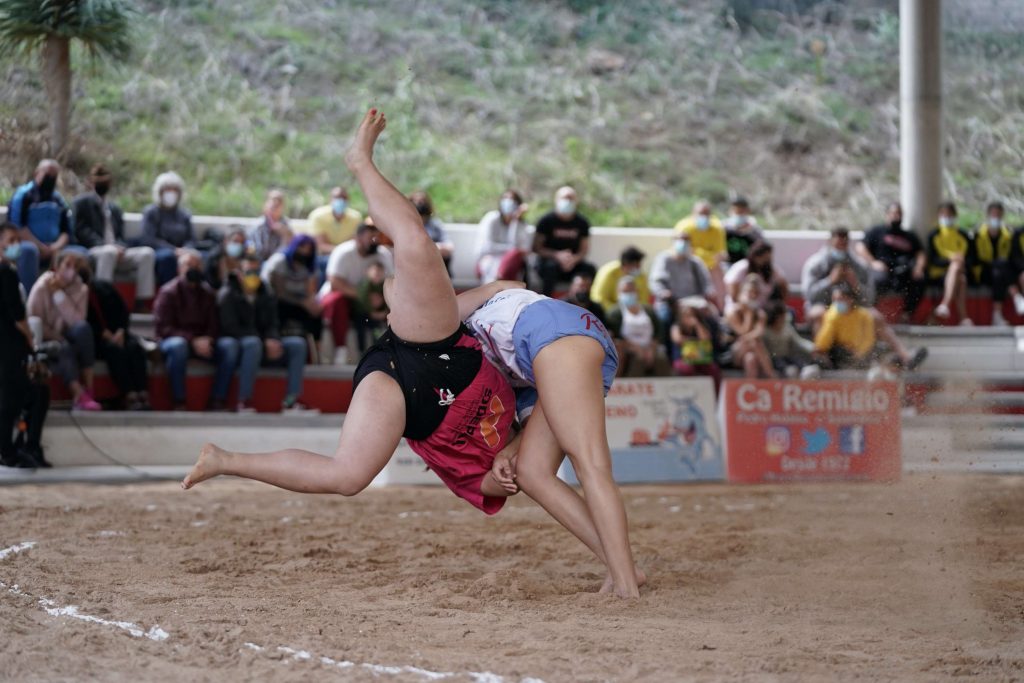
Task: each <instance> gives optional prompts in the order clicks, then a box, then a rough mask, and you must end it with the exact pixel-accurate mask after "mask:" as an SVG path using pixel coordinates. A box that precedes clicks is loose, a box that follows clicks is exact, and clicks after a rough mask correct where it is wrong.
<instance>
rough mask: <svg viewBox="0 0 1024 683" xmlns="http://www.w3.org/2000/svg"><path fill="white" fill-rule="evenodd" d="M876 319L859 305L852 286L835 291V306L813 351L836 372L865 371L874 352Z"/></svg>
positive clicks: (816, 337) (816, 339)
mask: <svg viewBox="0 0 1024 683" xmlns="http://www.w3.org/2000/svg"><path fill="white" fill-rule="evenodd" d="M876 341H877V339H876V337H875V317H874V316H873V315H871V312H870V311H867V310H865V309H863V308H861V307H860V306H859V305H858V304H857V299H856V297H854V296H853V292H852V291H851V290H850V287H849V285H847V284H845V283H842V284H839V285H837V286H836V287H835V290H834V291H833V292H832V305H831V306H829V309H828V311H827V312H826V313H825V317H824V319H823V320H822V324H821V329H820V330H818V334H816V335H815V337H814V351H815V353H816V354H818V356H819V358H820V359H821V360H822V361H823V362H824V363H825V364H827V365H828V366H829V367H832V368H834V369H837V370H848V369H854V370H866V369H867V368H868V366H870V364H871V360H872V358H871V354H872V353H873V351H874V350H875V344H876Z"/></svg>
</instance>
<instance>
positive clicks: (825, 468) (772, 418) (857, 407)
mask: <svg viewBox="0 0 1024 683" xmlns="http://www.w3.org/2000/svg"><path fill="white" fill-rule="evenodd" d="M720 406H721V420H722V424H723V426H724V429H725V444H726V454H727V462H728V471H729V481H733V482H761V481H764V482H768V481H810V480H821V479H839V480H870V481H886V480H892V479H896V478H898V477H899V474H900V398H899V387H898V385H897V384H896V383H894V382H845V381H819V380H814V381H807V382H802V381H796V380H793V381H781V380H729V381H727V382H725V384H724V386H723V388H722V401H721V404H720Z"/></svg>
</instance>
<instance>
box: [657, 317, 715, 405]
mask: <svg viewBox="0 0 1024 683" xmlns="http://www.w3.org/2000/svg"><path fill="white" fill-rule="evenodd" d="M669 336H670V337H671V339H672V368H673V369H674V370H675V371H676V374H678V375H681V376H683V377H697V376H701V377H710V378H712V379H713V380H714V381H715V391H718V387H719V386H720V385H721V383H722V370H721V368H719V367H718V360H717V359H718V356H719V354H720V353H721V351H722V349H721V348H720V329H719V327H718V322H717V321H716V320H715V313H714V311H712V309H711V306H710V305H709V304H708V302H707V300H706V299H704V298H703V297H688V298H685V299H680V300H679V301H678V302H677V303H676V306H675V320H674V321H673V322H672V327H671V330H670V332H669Z"/></svg>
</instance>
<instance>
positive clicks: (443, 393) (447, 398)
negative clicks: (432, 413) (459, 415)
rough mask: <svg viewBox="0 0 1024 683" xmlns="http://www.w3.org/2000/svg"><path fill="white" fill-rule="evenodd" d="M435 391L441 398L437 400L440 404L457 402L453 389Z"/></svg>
mask: <svg viewBox="0 0 1024 683" xmlns="http://www.w3.org/2000/svg"><path fill="white" fill-rule="evenodd" d="M434 393H435V394H437V395H438V397H439V398H440V400H439V401H438V402H437V405H439V406H442V407H444V406H450V405H451V404H453V403H455V394H453V393H452V390H451V389H434Z"/></svg>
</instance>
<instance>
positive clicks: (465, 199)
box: [0, 0, 1024, 228]
mask: <svg viewBox="0 0 1024 683" xmlns="http://www.w3.org/2000/svg"><path fill="white" fill-rule="evenodd" d="M985 2H991V3H993V4H994V5H1000V4H1001V3H1000V0H978V2H966V0H961V1H960V2H950V3H948V4H950V6H951V8H952V9H951V10H950V12H951V13H952V14H951V18H952V20H951V21H948V22H947V29H948V33H947V39H946V56H947V59H946V74H947V81H946V84H947V85H946V89H947V136H946V159H947V167H946V190H947V192H948V194H949V195H950V196H952V197H954V198H955V199H957V200H958V201H960V202H962V203H963V205H964V208H965V209H966V210H967V211H968V213H969V214H970V215H971V216H972V217H976V216H977V215H978V213H979V211H980V210H981V206H982V205H983V204H984V202H986V201H988V200H989V199H991V198H995V197H999V198H1003V199H1004V200H1006V201H1007V202H1008V205H1009V207H1010V208H1011V210H1012V212H1013V213H1017V214H1019V213H1021V210H1022V209H1024V203H1022V197H1024V194H1022V192H1021V190H1022V172H1021V168H1022V163H1021V155H1022V150H1024V144H1022V142H1024V91H1022V88H1021V83H1022V79H1021V75H1022V69H1024V67H1022V64H1024V37H1022V36H1024V32H1022V31H1021V30H1020V26H1019V25H1015V24H1014V23H1013V21H1017V20H1018V19H1020V17H1009V18H1008V19H1007V20H1006V21H999V20H998V18H996V19H997V20H996V21H992V19H993V17H992V16H991V14H986V13H985V12H980V13H979V12H978V4H979V3H982V4H983V3H985ZM139 4H140V6H141V7H142V8H143V9H142V12H141V14H140V19H139V23H138V26H137V40H136V41H135V42H136V45H137V50H136V53H135V56H134V57H133V59H132V60H131V62H130V63H127V64H121V65H111V66H100V67H97V68H94V69H92V70H89V69H87V68H85V63H84V62H83V59H84V58H83V57H82V56H81V55H76V58H77V59H78V66H79V69H78V71H77V73H76V82H75V105H74V106H75V115H74V120H73V123H72V131H73V135H74V142H73V145H72V150H71V151H70V153H69V155H68V159H67V161H68V166H69V168H70V170H71V171H72V173H69V174H68V177H67V178H66V179H65V183H66V185H67V188H66V189H68V190H69V191H70V192H71V193H73V192H74V191H75V190H76V189H77V187H76V178H75V177H74V174H76V173H77V174H83V173H84V172H85V170H87V169H88V167H89V165H90V164H91V163H93V162H95V161H104V162H106V163H108V164H110V165H111V166H112V167H113V168H114V169H116V171H117V173H118V176H119V181H120V186H119V188H118V195H119V196H120V199H121V202H122V204H123V205H124V206H125V207H126V208H127V209H129V210H138V209H140V208H141V207H142V206H143V205H144V204H145V203H147V202H148V201H149V196H150V190H149V187H150V184H151V183H152V181H153V179H154V178H155V176H156V175H157V174H158V173H159V172H161V171H164V170H167V169H174V170H176V171H178V172H179V173H180V174H181V175H182V176H184V178H185V179H186V181H187V182H188V184H189V188H188V195H189V196H188V198H187V205H188V206H189V207H190V208H191V209H192V210H193V211H194V212H196V213H210V214H234V215H255V214H256V213H258V212H259V209H260V206H261V203H262V196H263V193H264V192H265V190H266V189H267V188H268V187H270V186H277V187H282V188H284V189H285V190H286V191H287V192H288V193H289V199H290V206H289V213H291V214H292V215H305V214H306V213H307V212H308V211H309V209H310V208H312V207H313V206H316V205H318V204H319V203H321V201H322V200H323V198H324V196H325V193H326V191H327V189H328V188H329V187H330V186H332V185H333V184H336V183H338V182H341V183H348V182H349V178H348V177H347V173H346V172H345V171H344V168H343V166H342V164H341V162H340V159H341V152H342V149H343V146H344V144H345V141H346V138H347V135H348V134H349V132H350V130H351V129H352V127H353V125H354V124H355V122H356V120H357V117H358V116H359V114H360V113H361V112H362V111H363V110H364V109H365V108H366V107H367V106H369V105H377V106H380V107H382V108H383V109H384V110H385V111H386V112H387V113H388V119H389V128H388V133H387V134H386V138H385V142H384V143H383V145H382V147H383V150H382V164H383V167H384V168H385V170H386V171H387V172H388V173H389V174H391V175H392V176H393V177H394V178H395V179H396V180H397V183H398V184H399V186H400V187H402V188H403V189H408V190H412V189H414V188H425V189H427V190H428V191H429V192H430V193H431V194H432V195H433V197H434V199H435V205H436V206H437V209H438V212H439V214H440V215H441V217H442V218H444V219H446V220H451V221H476V220H478V219H479V217H480V216H481V215H482V214H483V212H484V211H486V210H487V209H489V208H491V207H492V205H494V204H495V203H496V200H497V196H498V194H499V193H500V192H501V191H502V190H503V189H504V188H505V187H507V186H513V187H517V188H520V189H521V190H522V191H523V192H524V194H525V195H526V196H527V197H528V198H529V200H530V201H531V203H532V204H533V205H534V206H535V207H536V209H535V210H534V212H533V217H534V218H536V217H537V216H538V215H539V211H540V209H542V208H544V207H546V206H548V205H550V195H551V193H552V191H553V190H554V189H555V188H556V187H557V186H558V185H561V184H563V183H572V184H574V185H577V186H578V187H579V188H580V189H581V192H582V201H583V211H584V213H586V214H587V215H588V216H589V217H590V218H591V220H592V221H593V222H594V223H597V224H602V225H671V224H673V223H674V222H675V221H676V220H678V218H679V217H680V216H682V215H683V214H685V213H688V211H689V209H690V207H691V205H692V203H693V201H694V200H695V199H696V198H698V197H708V198H710V199H711V200H712V201H714V202H717V203H719V204H722V203H723V202H724V201H725V200H726V199H727V198H728V197H729V196H730V195H733V194H737V193H738V194H743V195H745V196H747V197H748V198H750V199H751V201H752V203H753V204H754V205H755V207H756V208H757V211H758V213H759V214H760V215H761V216H763V217H764V218H765V219H766V222H767V224H768V225H770V226H772V227H783V228H805V227H822V226H828V225H832V224H835V223H839V222H843V223H847V224H849V225H852V226H854V227H861V226H863V225H865V224H866V223H868V222H870V221H872V220H874V219H876V218H878V217H879V215H880V211H881V206H882V204H884V203H885V202H886V201H887V200H889V199H891V198H894V197H896V196H897V194H898V192H897V186H898V171H899V133H898V122H899V113H898V97H899V92H898V91H899V76H898V44H897V40H898V32H899V31H898V22H897V19H896V17H895V15H894V14H893V12H892V9H893V7H894V5H895V4H896V3H895V2H891V1H890V2H867V1H861V2H858V1H856V0H850V1H849V2H846V3H838V2H829V3H822V2H815V1H814V0H802V1H800V2H793V1H787V2H772V1H771V0H764V1H762V2H757V1H755V0H694V1H692V2H663V1H657V0H636V1H631V2H628V3H627V2H612V1H608V2H598V1H596V0H591V1H588V0H563V1H561V2H556V1H553V0H551V1H536V2H513V1H511V0H434V1H431V2H419V1H415V0H372V1H371V0H354V1H345V2H341V1H331V0H318V1H316V2H314V1H311V0H287V1H278V0H274V1H271V0H250V1H247V2H241V1H239V0H232V1H228V0H204V1H200V0H182V1H175V2H172V1H170V0H168V1H155V0H152V1H148V2H140V3H139ZM1002 5H1003V6H1006V5H1005V3H1002ZM764 7H768V8H775V7H781V8H784V9H785V8H790V9H795V10H802V11H803V14H795V13H785V12H777V11H758V8H764ZM1011 19H1012V20H1013V21H1011ZM815 41H821V45H822V47H823V48H824V51H823V53H822V54H821V56H820V57H818V56H816V55H815V53H814V50H813V49H812V45H813V44H814V42H815ZM0 73H2V74H3V78H2V80H0V127H2V129H3V132H4V135H3V138H2V139H0V188H2V189H0V198H4V199H6V197H8V196H9V194H10V192H11V190H12V188H13V186H14V185H15V184H16V183H18V182H22V181H23V180H24V178H25V177H26V175H27V174H28V173H29V172H30V170H31V168H32V166H33V165H34V161H35V160H36V159H37V158H38V157H39V156H40V155H41V154H42V153H43V150H44V149H45V148H44V140H45V131H44V126H45V122H46V113H45V97H44V95H43V93H42V88H41V85H40V79H39V75H38V70H37V67H36V64H34V63H31V62H24V61H13V60H7V61H3V62H0ZM355 203H356V204H357V205H359V204H360V202H359V201H358V199H357V200H356V202H355Z"/></svg>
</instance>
